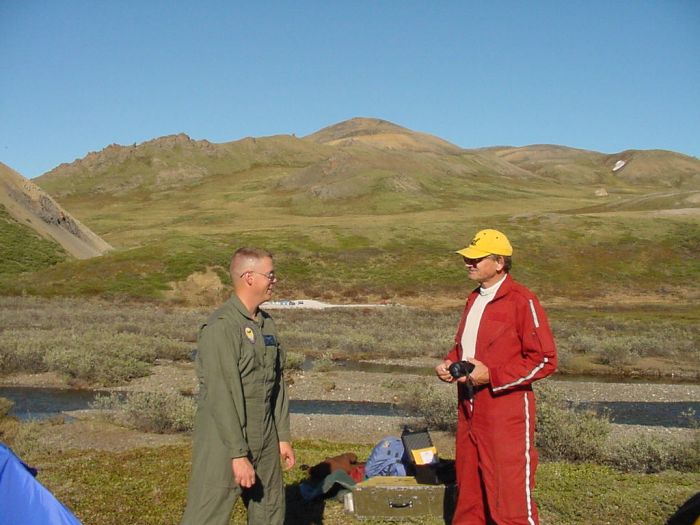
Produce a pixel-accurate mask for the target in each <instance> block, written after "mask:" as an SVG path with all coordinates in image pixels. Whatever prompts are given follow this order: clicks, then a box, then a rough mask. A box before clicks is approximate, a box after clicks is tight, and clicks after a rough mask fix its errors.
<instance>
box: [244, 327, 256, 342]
mask: <svg viewBox="0 0 700 525" xmlns="http://www.w3.org/2000/svg"><path fill="white" fill-rule="evenodd" d="M243 332H245V336H246V337H247V338H248V341H250V342H251V343H253V344H255V332H254V331H253V329H252V328H251V327H250V326H246V327H245V329H244V330H243Z"/></svg>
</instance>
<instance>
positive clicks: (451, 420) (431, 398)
mask: <svg viewBox="0 0 700 525" xmlns="http://www.w3.org/2000/svg"><path fill="white" fill-rule="evenodd" d="M401 404H402V407H403V408H404V409H405V410H407V411H408V412H410V413H411V414H414V415H416V416H418V417H422V418H423V420H424V421H425V423H426V425H427V426H428V428H431V429H435V430H447V431H450V432H455V431H456V429H457V394H456V392H455V389H454V387H453V385H448V384H426V383H424V382H415V383H413V384H411V385H410V386H408V387H407V390H406V394H405V396H404V397H403V400H402V403H401Z"/></svg>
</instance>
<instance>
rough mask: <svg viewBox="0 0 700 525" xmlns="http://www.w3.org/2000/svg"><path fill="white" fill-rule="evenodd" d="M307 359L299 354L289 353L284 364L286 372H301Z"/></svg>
mask: <svg viewBox="0 0 700 525" xmlns="http://www.w3.org/2000/svg"><path fill="white" fill-rule="evenodd" d="M305 360H306V357H305V356H304V354H300V353H299V352H287V362H286V363H285V364H284V369H285V370H301V368H302V366H303V365H304V361H305Z"/></svg>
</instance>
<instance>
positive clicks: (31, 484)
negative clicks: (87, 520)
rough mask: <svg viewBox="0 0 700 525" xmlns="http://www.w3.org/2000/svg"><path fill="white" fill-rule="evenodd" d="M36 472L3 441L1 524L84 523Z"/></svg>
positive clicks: (0, 454) (50, 524)
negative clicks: (37, 477) (58, 498)
mask: <svg viewBox="0 0 700 525" xmlns="http://www.w3.org/2000/svg"><path fill="white" fill-rule="evenodd" d="M32 471H33V472H32ZM34 475H36V471H35V470H34V469H30V467H27V465H25V464H24V463H23V462H22V461H21V460H20V459H19V458H18V457H17V456H16V455H15V453H14V452H12V450H10V449H9V448H8V447H6V446H5V445H3V444H2V443H0V524H1V525H80V521H78V519H77V518H76V517H75V516H73V514H72V513H71V512H70V511H69V510H68V509H67V508H66V507H64V506H63V504H62V503H61V502H60V501H58V500H57V499H56V497H55V496H54V495H53V494H51V492H49V491H48V490H47V489H46V487H44V486H43V485H42V484H41V483H39V482H38V481H37V480H36V479H34Z"/></svg>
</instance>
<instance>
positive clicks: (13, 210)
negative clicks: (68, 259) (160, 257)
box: [0, 163, 112, 259]
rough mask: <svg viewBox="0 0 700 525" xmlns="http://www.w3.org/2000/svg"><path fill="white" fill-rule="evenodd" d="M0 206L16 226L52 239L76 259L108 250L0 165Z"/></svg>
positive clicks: (45, 196)
mask: <svg viewBox="0 0 700 525" xmlns="http://www.w3.org/2000/svg"><path fill="white" fill-rule="evenodd" d="M0 205H2V207H3V208H4V210H5V211H6V212H7V214H8V215H9V216H10V217H12V218H13V219H14V220H15V221H17V222H18V223H20V224H22V225H24V226H31V228H32V229H33V230H34V231H35V232H36V233H38V234H39V235H40V236H41V237H43V238H48V239H52V240H53V241H55V242H57V243H58V244H60V245H61V246H62V247H63V248H64V249H65V250H66V252H68V253H69V254H70V255H72V256H73V257H75V258H77V259H87V258H90V257H96V256H98V255H102V254H104V253H105V252H107V251H109V250H111V249H112V247H111V246H110V245H109V244H107V243H106V242H104V241H103V240H102V239H101V238H100V237H99V236H98V235H96V234H95V233H93V232H92V231H91V230H90V229H89V228H87V227H85V226H84V225H83V224H81V223H80V221H78V220H77V219H75V218H74V217H72V216H71V215H70V214H69V213H68V212H67V211H65V210H64V209H63V208H62V207H61V206H60V205H59V204H58V203H57V202H56V201H55V200H54V199H53V198H52V197H51V196H50V195H49V194H48V193H46V192H45V191H43V190H42V189H41V188H39V187H38V186H37V185H36V184H34V183H33V182H31V181H30V180H28V179H26V178H24V177H23V176H22V175H20V174H19V173H17V172H16V171H14V170H13V169H12V168H10V167H9V166H6V165H5V164H2V163H0Z"/></svg>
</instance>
